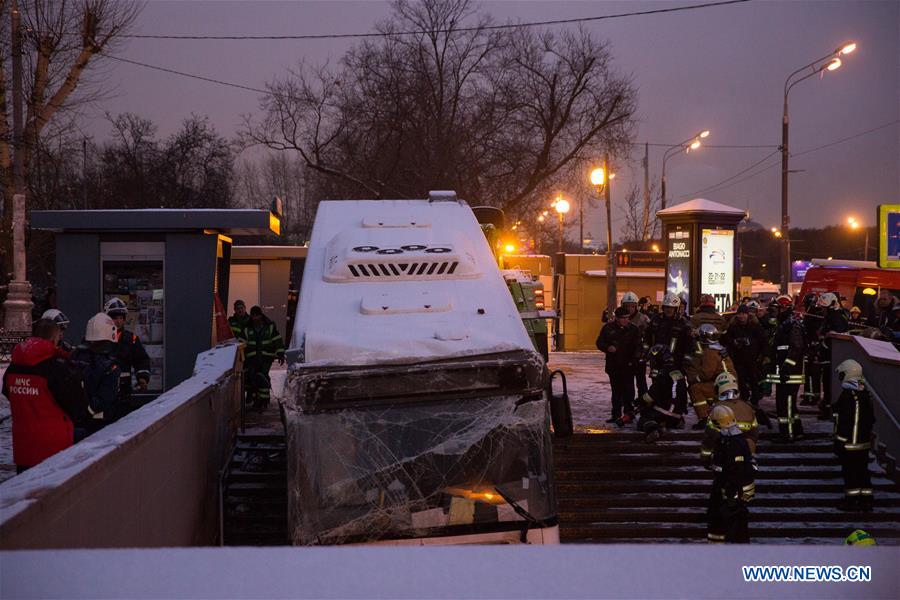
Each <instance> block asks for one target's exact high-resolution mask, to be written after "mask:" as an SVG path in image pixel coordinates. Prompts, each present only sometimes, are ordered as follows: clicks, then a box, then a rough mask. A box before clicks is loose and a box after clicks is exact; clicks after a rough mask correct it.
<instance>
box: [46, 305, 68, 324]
mask: <svg viewBox="0 0 900 600" xmlns="http://www.w3.org/2000/svg"><path fill="white" fill-rule="evenodd" d="M41 318H42V319H49V320H51V321H53V322H54V323H56V324H57V325H59V328H60V329H65V328H66V327H68V326H69V317H67V316H66V315H64V314H63V312H62V311H61V310H59V309H58V308H48V309H47V310H45V311H44V314H42V315H41Z"/></svg>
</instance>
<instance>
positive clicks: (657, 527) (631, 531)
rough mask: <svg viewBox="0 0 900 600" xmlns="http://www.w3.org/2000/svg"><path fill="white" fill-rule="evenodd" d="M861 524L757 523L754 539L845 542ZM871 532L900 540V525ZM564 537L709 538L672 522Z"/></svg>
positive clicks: (695, 527) (700, 528)
mask: <svg viewBox="0 0 900 600" xmlns="http://www.w3.org/2000/svg"><path fill="white" fill-rule="evenodd" d="M857 528H858V525H857V521H856V520H855V519H853V518H848V522H847V524H840V523H826V524H819V523H803V524H793V525H787V524H784V523H778V522H774V523H773V522H756V521H751V523H750V535H751V537H752V538H757V539H758V538H785V537H790V538H804V537H816V538H833V539H835V540H843V539H844V538H845V537H847V535H848V534H849V533H850V532H851V531H853V530H854V529H857ZM865 530H866V532H867V533H869V534H870V535H872V536H873V537H874V538H875V539H876V540H877V541H878V542H879V543H883V541H887V540H893V541H894V542H895V543H896V542H898V541H900V524H898V523H877V524H874V523H873V525H872V526H869V527H865ZM560 537H562V538H563V539H565V540H567V541H568V540H575V539H577V540H585V541H586V540H596V541H598V542H603V541H604V538H607V537H617V538H626V539H627V538H632V540H633V541H638V540H641V539H642V538H676V537H677V538H694V539H706V524H705V523H697V524H688V523H680V524H672V523H640V524H639V525H634V524H625V523H614V524H591V525H579V526H568V525H565V524H562V525H561V526H560Z"/></svg>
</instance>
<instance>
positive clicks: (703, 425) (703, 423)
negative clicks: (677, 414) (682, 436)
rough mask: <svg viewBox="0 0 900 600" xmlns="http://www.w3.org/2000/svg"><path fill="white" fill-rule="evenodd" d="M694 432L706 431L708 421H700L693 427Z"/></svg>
mask: <svg viewBox="0 0 900 600" xmlns="http://www.w3.org/2000/svg"><path fill="white" fill-rule="evenodd" d="M691 429H693V430H694V431H702V430H704V429H706V419H700V420H699V421H697V422H696V423H694V424H693V425H692V426H691Z"/></svg>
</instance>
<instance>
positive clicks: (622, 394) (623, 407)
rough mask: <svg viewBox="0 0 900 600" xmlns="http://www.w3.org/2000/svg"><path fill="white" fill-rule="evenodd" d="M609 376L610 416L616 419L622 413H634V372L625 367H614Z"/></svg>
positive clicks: (608, 373) (608, 372)
mask: <svg viewBox="0 0 900 600" xmlns="http://www.w3.org/2000/svg"><path fill="white" fill-rule="evenodd" d="M606 374H607V375H609V387H610V388H612V416H613V418H615V419H618V418H619V417H621V416H622V412H623V411H624V412H626V413H634V370H633V369H630V368H626V367H614V368H613V370H612V372H610V371H607V372H606Z"/></svg>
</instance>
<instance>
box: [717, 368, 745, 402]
mask: <svg viewBox="0 0 900 600" xmlns="http://www.w3.org/2000/svg"><path fill="white" fill-rule="evenodd" d="M716 394H718V396H719V400H734V399H735V398H737V396H738V395H739V394H740V390H739V389H738V382H737V379H736V378H735V377H734V375H732V374H731V373H729V372H728V371H725V372H723V373H720V374H719V376H718V377H716Z"/></svg>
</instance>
